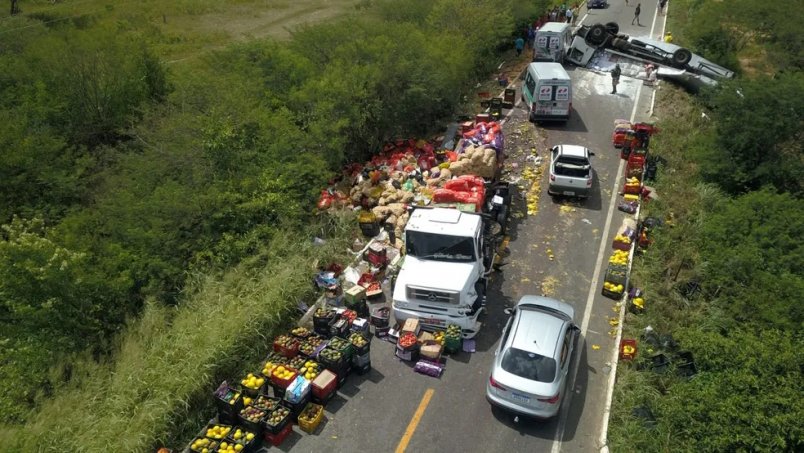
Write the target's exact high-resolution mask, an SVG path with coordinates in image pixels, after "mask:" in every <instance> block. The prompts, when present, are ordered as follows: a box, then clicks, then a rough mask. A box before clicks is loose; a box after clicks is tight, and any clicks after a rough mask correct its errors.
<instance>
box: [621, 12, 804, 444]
mask: <svg viewBox="0 0 804 453" xmlns="http://www.w3.org/2000/svg"><path fill="white" fill-rule="evenodd" d="M670 12H671V13H670V24H671V25H672V27H673V28H674V30H677V32H676V33H674V34H676V35H677V36H678V35H681V36H686V37H687V39H688V40H689V41H688V43H689V45H690V46H691V47H695V48H697V49H699V50H700V51H701V52H702V53H706V52H712V51H716V52H715V53H716V57H717V58H718V59H719V60H720V62H722V63H726V64H728V63H729V62H737V61H740V62H741V63H742V67H741V69H743V73H744V74H743V77H741V78H738V79H737V80H735V81H733V82H730V83H727V84H724V85H723V86H721V88H720V89H718V90H713V91H712V92H710V93H706V95H705V96H702V97H701V98H699V99H691V98H689V97H688V96H687V95H685V94H684V93H681V92H679V91H677V90H672V89H670V90H667V89H663V90H662V91H661V92H660V93H661V94H660V95H659V96H658V98H657V106H658V108H657V111H658V116H659V117H660V118H661V121H660V123H659V126H660V127H661V128H662V132H661V134H659V135H658V136H657V137H656V139H655V140H654V141H652V143H651V149H652V151H653V152H654V153H655V154H658V155H659V156H661V157H662V158H663V159H664V160H665V161H666V164H665V165H664V166H662V167H661V169H660V177H659V179H658V181H657V183H656V188H657V190H658V193H659V194H660V196H661V199H660V200H658V201H656V202H652V203H650V204H649V205H648V206H647V214H648V215H652V216H656V217H659V218H662V219H665V221H666V224H665V225H664V226H663V227H661V228H660V229H658V230H657V231H656V234H655V242H654V243H653V245H651V247H650V249H649V250H648V251H647V252H646V254H645V255H644V257H642V258H641V259H639V260H637V262H636V264H635V270H636V271H635V283H636V285H637V286H639V287H641V288H643V289H645V290H647V295H648V296H647V303H646V310H645V313H644V314H640V315H634V314H628V315H627V318H626V326H625V330H624V337H630V338H639V339H641V340H642V341H641V343H640V348H641V352H640V353H639V354H640V355H639V357H638V360H637V361H636V363H634V364H632V365H633V366H625V367H621V368H620V369H618V382H617V387H616V389H615V401H614V406H613V414H612V420H611V425H610V427H611V428H610V433H609V438H610V444H611V448H612V451H624V452H632V451H633V452H637V451H639V452H643V451H766V452H781V451H801V450H802V448H804V432H803V431H804V429H802V425H801V420H802V419H803V418H804V403H802V400H801V398H800V397H799V395H801V394H802V392H804V383H802V380H801V371H802V370H801V364H802V363H804V353H803V352H802V350H804V339H803V338H802V335H801V326H802V322H804V310H802V307H801V304H800V297H801V294H802V291H804V266H802V263H804V247H802V244H801V238H802V236H803V235H804V210H803V209H802V200H801V195H802V192H801V175H802V174H804V155H803V154H802V152H801V145H800V143H801V139H802V136H801V130H802V111H804V77H802V73H801V63H802V60H801V39H802V35H801V33H800V31H798V30H797V29H796V28H795V27H796V26H795V25H794V23H793V22H794V21H795V19H793V18H792V17H790V16H789V15H787V14H786V12H785V8H783V7H781V6H777V5H770V4H759V3H757V2H752V1H749V0H744V1H738V2H728V3H726V2H707V3H704V2H694V1H677V2H675V3H671V7H670ZM757 18H762V20H757ZM717 52H720V53H717ZM707 55H709V54H708V53H707ZM763 56H764V57H763ZM702 112H704V114H705V115H702ZM648 326H650V327H651V328H652V329H653V330H654V332H656V333H657V334H658V335H659V340H660V341H659V342H658V343H659V344H658V346H654V345H651V344H650V343H648V342H647V341H646V340H647V339H648V338H649V335H646V334H645V330H644V329H645V328H646V327H648ZM668 335H671V336H672V338H670V337H669V336H668ZM671 339H672V340H674V341H676V342H677V343H678V345H679V348H680V349H683V350H686V351H690V352H692V354H693V357H694V360H695V365H696V367H697V374H696V375H694V376H693V377H691V378H689V377H683V374H682V375H679V374H678V373H674V372H673V366H671V368H670V370H668V371H665V372H656V371H651V370H650V366H649V364H650V357H651V356H652V355H653V354H655V353H665V354H667V355H670V356H672V349H673V345H672V342H671V341H669V340H671ZM676 364H678V362H676Z"/></svg>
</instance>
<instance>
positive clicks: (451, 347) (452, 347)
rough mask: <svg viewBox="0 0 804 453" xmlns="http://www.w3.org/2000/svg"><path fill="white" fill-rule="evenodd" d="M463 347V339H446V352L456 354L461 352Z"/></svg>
mask: <svg viewBox="0 0 804 453" xmlns="http://www.w3.org/2000/svg"><path fill="white" fill-rule="evenodd" d="M462 345H463V338H461V337H444V352H446V353H448V354H454V353H456V352H458V351H460V350H461V346H462Z"/></svg>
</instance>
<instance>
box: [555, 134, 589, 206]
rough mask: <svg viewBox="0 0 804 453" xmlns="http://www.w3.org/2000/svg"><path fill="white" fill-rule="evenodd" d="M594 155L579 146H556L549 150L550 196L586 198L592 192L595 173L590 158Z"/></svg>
mask: <svg viewBox="0 0 804 453" xmlns="http://www.w3.org/2000/svg"><path fill="white" fill-rule="evenodd" d="M594 155H595V153H593V152H592V151H589V149H588V148H586V147H583V146H579V145H558V146H554V147H553V149H552V150H550V182H549V183H548V185H547V192H548V193H549V194H550V195H566V196H570V197H579V198H586V197H588V196H589V194H590V193H591V192H592V182H593V180H594V176H595V172H594V169H593V168H592V162H591V160H590V158H591V156H594Z"/></svg>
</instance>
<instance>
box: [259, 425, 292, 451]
mask: <svg viewBox="0 0 804 453" xmlns="http://www.w3.org/2000/svg"><path fill="white" fill-rule="evenodd" d="M291 432H293V425H291V424H287V425H285V426H284V427H283V428H282V431H279V432H278V433H276V434H274V433H265V435H264V436H263V440H264V441H265V442H267V443H269V444H271V445H273V446H274V447H278V446H280V445H282V442H284V441H285V439H286V438H287V437H288V435H290V433H291Z"/></svg>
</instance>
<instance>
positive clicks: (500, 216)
mask: <svg viewBox="0 0 804 453" xmlns="http://www.w3.org/2000/svg"><path fill="white" fill-rule="evenodd" d="M497 223H499V224H500V226H501V227H502V229H501V230H500V234H505V230H506V229H508V228H507V227H508V206H506V205H502V206H500V210H499V211H497Z"/></svg>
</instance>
